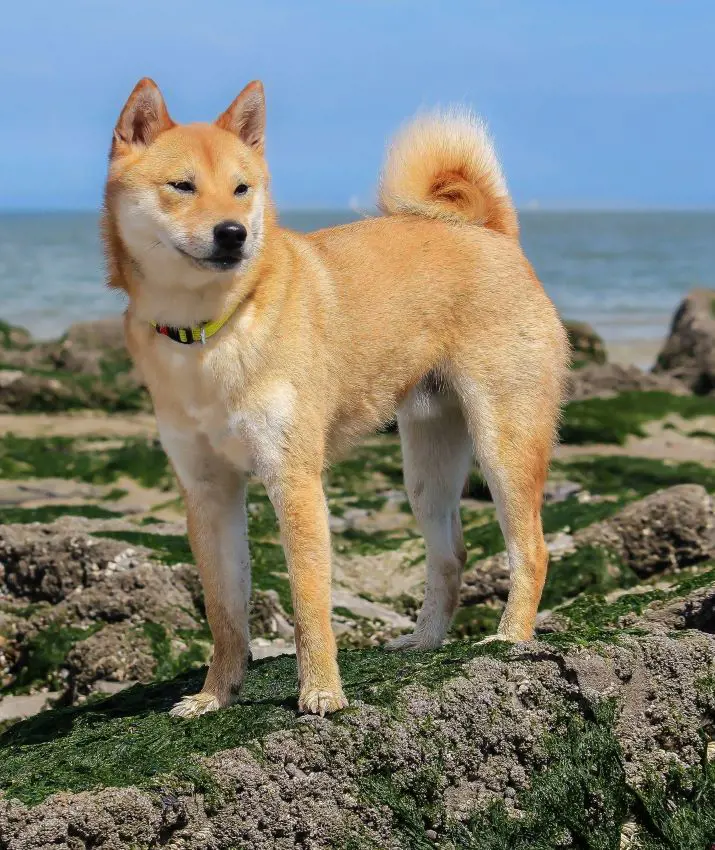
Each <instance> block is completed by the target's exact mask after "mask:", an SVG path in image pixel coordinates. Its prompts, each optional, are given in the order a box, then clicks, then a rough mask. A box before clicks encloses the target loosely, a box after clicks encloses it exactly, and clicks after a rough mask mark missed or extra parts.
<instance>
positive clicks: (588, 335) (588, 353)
mask: <svg viewBox="0 0 715 850" xmlns="http://www.w3.org/2000/svg"><path fill="white" fill-rule="evenodd" d="M564 327H565V328H566V331H567V333H568V335H569V342H570V343H571V351H572V365H573V366H574V367H580V366H584V365H586V364H587V363H605V362H606V359H607V354H606V346H605V345H604V342H603V340H602V339H601V337H600V336H599V335H598V334H597V333H596V331H595V330H594V329H593V328H592V327H591V325H589V324H588V323H587V322H576V321H572V320H570V319H564Z"/></svg>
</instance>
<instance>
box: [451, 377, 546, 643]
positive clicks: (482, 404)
mask: <svg viewBox="0 0 715 850" xmlns="http://www.w3.org/2000/svg"><path fill="white" fill-rule="evenodd" d="M457 387H458V390H459V393H460V397H461V398H462V403H463V408H464V412H465V418H466V419H467V422H468V426H469V430H470V432H471V433H472V435H473V437H474V441H475V451H476V455H477V460H478V462H479V465H480V467H481V470H482V473H483V474H484V477H485V478H486V480H487V483H488V485H489V490H490V492H491V494H492V498H493V500H494V504H495V506H496V509H497V516H498V519H499V524H500V526H501V530H502V533H503V535H504V540H505V543H506V551H507V555H508V558H509V569H510V587H509V596H508V600H507V604H506V608H505V609H504V613H503V614H502V617H501V621H500V623H499V628H498V630H497V635H496V637H497V638H502V639H503V640H508V641H512V642H515V641H521V640H529V639H531V637H532V635H533V629H534V621H535V619H536V612H537V609H538V606H539V601H540V599H541V592H542V590H543V586H544V581H545V578H546V568H547V564H548V551H547V549H546V544H545V542H544V535H543V531H542V525H541V504H542V500H543V491H544V483H545V481H546V476H547V473H548V465H549V460H550V456H551V449H552V444H553V439H554V433H555V430H556V423H557V419H558V411H559V405H558V389H557V386H556V384H554V386H553V387H550V385H549V382H548V381H543V382H542V383H541V384H539V382H534V383H533V384H532V385H531V386H530V387H523V388H521V391H516V389H515V388H509V387H504V386H503V385H501V384H499V385H497V384H496V382H492V383H491V384H490V383H489V382H487V381H478V380H473V379H472V378H466V379H465V378H463V379H461V380H459V381H457Z"/></svg>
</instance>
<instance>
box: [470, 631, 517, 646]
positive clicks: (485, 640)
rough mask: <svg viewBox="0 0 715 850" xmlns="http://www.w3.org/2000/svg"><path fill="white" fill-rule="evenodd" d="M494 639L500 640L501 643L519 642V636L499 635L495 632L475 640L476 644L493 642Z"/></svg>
mask: <svg viewBox="0 0 715 850" xmlns="http://www.w3.org/2000/svg"><path fill="white" fill-rule="evenodd" d="M496 641H501V642H502V643H520V638H516V637H509V636H508V635H500V634H499V633H497V634H495V635H487V636H486V637H485V638H482V639H481V640H480V641H477V646H480V645H481V644H484V643H495V642H496Z"/></svg>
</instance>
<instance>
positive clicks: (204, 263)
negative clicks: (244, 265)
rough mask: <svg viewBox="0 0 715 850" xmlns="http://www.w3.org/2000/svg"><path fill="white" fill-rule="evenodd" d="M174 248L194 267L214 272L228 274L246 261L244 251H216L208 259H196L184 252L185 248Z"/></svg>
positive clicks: (176, 246)
mask: <svg viewBox="0 0 715 850" xmlns="http://www.w3.org/2000/svg"><path fill="white" fill-rule="evenodd" d="M174 247H175V248H176V250H177V251H178V252H179V253H180V254H181V255H182V256H184V257H186V259H187V260H189V262H191V263H192V264H193V265H195V266H197V267H198V268H200V269H211V270H212V271H219V272H228V271H231V270H232V269H235V268H236V267H237V266H238V265H239V263H240V262H241V261H242V260H243V259H244V256H243V251H239V252H237V253H226V252H225V251H214V253H213V254H209V256H208V257H195V256H194V255H193V254H189V252H188V251H184V249H183V248H179V246H178V245H175V246H174Z"/></svg>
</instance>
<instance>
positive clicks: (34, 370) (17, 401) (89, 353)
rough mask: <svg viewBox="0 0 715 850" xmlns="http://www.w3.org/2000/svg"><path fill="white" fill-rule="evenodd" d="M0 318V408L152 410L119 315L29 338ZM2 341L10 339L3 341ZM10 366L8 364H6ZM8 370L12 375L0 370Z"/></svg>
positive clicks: (15, 409) (23, 410)
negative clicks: (58, 334) (56, 335)
mask: <svg viewBox="0 0 715 850" xmlns="http://www.w3.org/2000/svg"><path fill="white" fill-rule="evenodd" d="M9 327H10V326H7V325H4V324H3V323H2V322H0V363H1V364H2V365H3V366H4V367H5V369H3V370H0V378H1V379H0V412H14V411H22V412H31V411H32V412H38V411H44V412H47V411H50V412H52V411H61V410H71V409H78V408H90V407H93V408H101V409H105V410H145V409H149V408H150V402H149V398H148V395H147V393H146V392H145V391H144V389H143V382H142V380H141V377H140V375H139V373H138V372H137V371H136V369H135V368H134V366H133V365H132V362H131V360H130V358H129V355H128V353H127V351H126V348H125V344H124V331H123V319H122V318H121V317H112V318H108V319H100V320H98V321H95V322H82V323H80V324H77V325H72V327H70V329H69V330H68V331H67V333H66V334H65V335H64V336H63V337H62V338H61V339H59V340H52V341H50V342H33V341H32V340H31V339H30V337H29V335H27V333H26V332H24V335H23V334H22V333H21V329H11V330H6V329H7V328H9ZM3 340H10V342H9V343H8V344H6V345H3ZM8 367H9V368H8ZM3 372H5V373H7V372H11V373H12V376H9V375H8V374H5V376H4V378H2V373H3Z"/></svg>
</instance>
